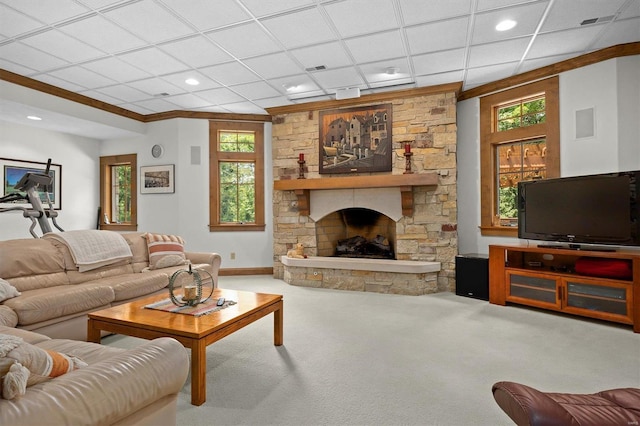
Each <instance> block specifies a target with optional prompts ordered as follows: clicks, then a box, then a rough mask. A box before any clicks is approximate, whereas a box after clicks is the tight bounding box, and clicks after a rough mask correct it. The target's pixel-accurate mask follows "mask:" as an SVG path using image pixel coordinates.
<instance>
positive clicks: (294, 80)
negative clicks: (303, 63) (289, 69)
mask: <svg viewBox="0 0 640 426" xmlns="http://www.w3.org/2000/svg"><path fill="white" fill-rule="evenodd" d="M314 74H315V73H314ZM270 83H271V84H272V85H273V86H274V87H276V88H277V89H278V90H280V92H281V93H283V94H286V95H291V94H296V93H308V92H313V91H318V90H320V87H318V85H317V84H316V83H315V82H314V81H313V80H312V79H311V78H310V77H309V76H308V75H307V74H299V75H290V76H288V77H283V78H274V79H272V80H271V81H270ZM287 87H288V88H289V89H288V90H287ZM281 88H282V89H281Z"/></svg>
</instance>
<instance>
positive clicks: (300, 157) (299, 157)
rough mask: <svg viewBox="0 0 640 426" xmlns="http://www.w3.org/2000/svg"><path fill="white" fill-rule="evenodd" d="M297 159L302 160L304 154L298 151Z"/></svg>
mask: <svg viewBox="0 0 640 426" xmlns="http://www.w3.org/2000/svg"><path fill="white" fill-rule="evenodd" d="M298 159H299V160H300V161H304V154H302V153H300V155H299V156H298Z"/></svg>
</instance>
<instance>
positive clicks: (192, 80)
mask: <svg viewBox="0 0 640 426" xmlns="http://www.w3.org/2000/svg"><path fill="white" fill-rule="evenodd" d="M184 82H185V83H187V84H188V85H189V86H197V85H198V84H200V82H199V81H198V80H196V79H195V78H188V79H186V80H185V81H184Z"/></svg>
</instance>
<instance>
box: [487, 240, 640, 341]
mask: <svg viewBox="0 0 640 426" xmlns="http://www.w3.org/2000/svg"><path fill="white" fill-rule="evenodd" d="M581 258H583V259H582V260H585V259H584V258H597V259H612V260H617V261H620V260H621V261H623V262H624V261H626V262H629V265H630V267H631V271H632V272H631V275H630V276H629V277H625V278H620V277H617V278H611V277H600V276H591V275H585V274H584V273H583V274H578V273H576V272H575V265H576V261H578V259H581ZM586 260H589V259H586ZM489 302H491V303H493V304H497V305H506V304H507V302H510V303H517V304H522V305H528V306H534V307H537V308H542V309H549V310H553V311H558V312H565V313H569V314H574V315H581V316H585V317H591V318H597V319H601V320H606V321H613V322H618V323H622V324H629V325H632V326H633V331H634V332H636V333H640V252H638V251H631V250H624V249H618V250H616V251H592V250H574V249H570V248H556V247H538V246H535V245H531V246H525V245H513V246H511V245H490V246H489Z"/></svg>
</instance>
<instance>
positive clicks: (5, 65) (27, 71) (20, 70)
mask: <svg viewBox="0 0 640 426" xmlns="http://www.w3.org/2000/svg"><path fill="white" fill-rule="evenodd" d="M0 68H2V69H3V70H7V71H11V72H12V73H15V74H20V75H24V76H29V75H31V74H33V73H35V71H34V70H32V69H31V68H27V67H23V66H22V65H18V64H14V63H13V62H9V61H7V60H6V59H4V58H2V57H0Z"/></svg>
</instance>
